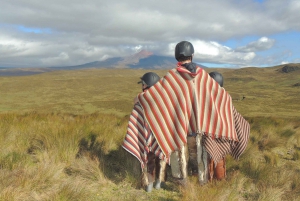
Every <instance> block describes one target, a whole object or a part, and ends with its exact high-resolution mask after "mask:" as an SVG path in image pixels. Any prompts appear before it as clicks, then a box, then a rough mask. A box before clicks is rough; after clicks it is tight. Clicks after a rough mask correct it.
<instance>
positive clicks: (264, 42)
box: [235, 37, 275, 52]
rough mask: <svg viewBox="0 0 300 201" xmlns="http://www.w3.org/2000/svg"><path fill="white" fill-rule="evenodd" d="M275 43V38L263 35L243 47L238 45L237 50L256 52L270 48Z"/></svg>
mask: <svg viewBox="0 0 300 201" xmlns="http://www.w3.org/2000/svg"><path fill="white" fill-rule="evenodd" d="M274 43H275V40H274V39H269V38H267V37H262V38H260V39H259V40H258V41H254V42H251V43H249V44H247V45H246V46H243V47H237V48H236V49H235V50H236V51H238V52H256V51H263V50H268V49H270V48H271V47H273V45H274Z"/></svg>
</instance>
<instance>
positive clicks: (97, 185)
mask: <svg viewBox="0 0 300 201" xmlns="http://www.w3.org/2000/svg"><path fill="white" fill-rule="evenodd" d="M276 69H277V68H266V69H265V68H263V69H258V68H245V69H239V70H232V69H220V70H219V71H220V72H222V73H223V75H224V77H225V88H226V89H227V90H228V91H229V92H230V94H231V95H232V97H233V99H234V102H233V103H234V105H235V107H236V108H237V110H238V111H239V112H240V113H241V114H242V115H243V116H244V117H245V118H246V119H247V120H248V121H249V123H250V124H251V135H250V140H249V144H248V146H247V149H246V151H245V152H244V154H243V155H242V156H241V158H240V159H239V160H238V161H235V160H233V159H232V158H231V157H230V156H228V157H227V178H226V180H223V181H218V182H215V181H214V182H212V183H209V184H207V185H205V186H200V185H199V184H198V182H197V179H196V178H195V177H189V183H188V186H187V187H186V188H183V187H181V186H178V185H176V183H175V182H174V180H173V179H172V177H171V175H170V169H168V180H167V187H166V189H161V190H153V192H151V193H146V192H145V191H144V190H143V189H142V188H141V186H140V180H139V179H140V174H141V170H140V164H139V162H138V161H137V160H136V159H135V158H134V157H133V156H132V155H131V154H129V153H127V152H126V151H125V150H123V149H122V148H121V147H120V145H121V143H122V141H123V139H124V136H125V133H126V128H127V123H128V118H129V117H128V114H129V113H130V112H131V109H132V106H133V98H134V96H135V95H136V94H137V93H138V92H139V91H140V86H138V85H137V84H136V82H137V81H138V79H139V77H140V76H141V75H142V74H143V73H145V72H148V71H149V70H129V69H122V70H121V69H120V70H112V69H111V70H110V69H90V70H78V71H60V72H51V73H45V74H40V75H34V76H21V77H0V93H1V100H0V189H1V191H0V200H1V201H2V200H5V201H6V200H7V201H10V200H11V201H12V200H22V201H23V200H25V201H26V200H28V201H29V200H30V201H32V200H51V201H52V200H53V201H54V200H55V201H56V200H66V201H67V200H72V201H73V200H75V201H76V200H78V201H79V200H91V201H92V200H95V201H97V200H172V201H173V200H174V201H177V200H197V199H201V200H272V201H273V200H297V199H298V197H299V196H300V180H299V179H298V178H299V177H298V175H299V173H300V163H299V160H300V113H299V107H300V106H299V104H298V100H299V87H292V84H293V83H296V82H297V80H298V81H299V76H300V75H299V74H297V73H293V74H280V73H278V72H277V71H276ZM209 70H210V69H208V71H209ZM214 70H215V69H214ZM156 72H157V73H158V74H159V75H163V74H164V73H165V71H164V70H160V71H158V70H156ZM243 96H245V97H246V98H245V99H244V100H241V97H243Z"/></svg>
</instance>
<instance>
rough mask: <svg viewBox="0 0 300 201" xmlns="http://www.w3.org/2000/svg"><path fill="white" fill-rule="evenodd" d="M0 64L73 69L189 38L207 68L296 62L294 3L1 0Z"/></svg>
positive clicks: (166, 50) (298, 5)
mask: <svg viewBox="0 0 300 201" xmlns="http://www.w3.org/2000/svg"><path fill="white" fill-rule="evenodd" d="M0 5H1V11H0V67H54V66H71V65H80V64H85V63H89V62H93V61H102V60H105V59H108V58H112V57H126V56H130V55H133V54H135V53H137V52H139V51H141V50H147V51H150V52H153V54H155V55H161V56H171V57H174V47H175V45H176V44H177V43H178V42H180V41H184V40H186V41H190V42H191V43H192V44H193V46H194V49H195V54H194V61H195V62H197V63H201V64H203V65H205V66H207V67H226V68H227V67H230V68H240V67H250V66H252V67H269V66H275V65H281V64H286V63H300V48H299V47H298V45H299V44H300V21H299V19H300V1H299V0H222V1H220V0H209V1H203V0H199V1H185V0H152V1H145V0H122V1H114V0H111V1H104V0H85V1H79V0H63V1H62V0H51V1H50V0H0Z"/></svg>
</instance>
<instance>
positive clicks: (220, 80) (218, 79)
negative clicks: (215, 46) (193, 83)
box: [209, 71, 224, 87]
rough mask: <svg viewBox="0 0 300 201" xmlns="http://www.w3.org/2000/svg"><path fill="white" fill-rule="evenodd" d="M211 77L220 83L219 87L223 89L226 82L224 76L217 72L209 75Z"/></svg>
mask: <svg viewBox="0 0 300 201" xmlns="http://www.w3.org/2000/svg"><path fill="white" fill-rule="evenodd" d="M209 75H210V77H212V78H213V79H214V80H215V81H216V82H218V83H219V85H220V86H221V87H223V82H224V79H223V76H222V74H221V73H219V72H217V71H214V72H210V73H209Z"/></svg>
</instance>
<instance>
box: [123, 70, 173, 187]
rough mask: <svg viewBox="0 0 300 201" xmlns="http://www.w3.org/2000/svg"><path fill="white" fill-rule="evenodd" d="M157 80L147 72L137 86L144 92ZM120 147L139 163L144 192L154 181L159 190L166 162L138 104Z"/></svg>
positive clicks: (162, 181)
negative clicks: (140, 86)
mask: <svg viewBox="0 0 300 201" xmlns="http://www.w3.org/2000/svg"><path fill="white" fill-rule="evenodd" d="M159 79H160V77H159V76H158V75H157V74H156V73H153V72H148V73H146V74H144V75H143V76H142V77H141V81H140V82H138V84H140V83H142V90H143V92H145V91H146V90H148V89H149V88H150V87H151V86H152V85H154V84H155V83H156V82H157V81H159ZM122 147H123V148H124V149H125V150H126V151H128V152H129V153H131V154H132V155H133V156H135V157H136V158H137V159H138V160H139V161H140V163H141V168H142V177H141V178H142V186H145V187H146V191H147V192H151V191H152V189H153V183H154V181H155V180H156V183H155V188H156V189H159V188H160V187H161V184H162V183H164V182H165V179H166V166H167V162H168V161H167V158H165V156H164V155H163V153H162V151H161V149H160V147H159V146H158V144H157V141H156V139H155V137H154V136H153V134H152V131H151V130H150V128H149V126H148V124H147V122H146V121H145V119H144V112H143V108H142V107H141V105H140V104H139V103H135V105H134V107H133V110H132V112H131V115H130V118H129V122H128V127H127V133H126V136H125V139H124V142H123V144H122Z"/></svg>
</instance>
